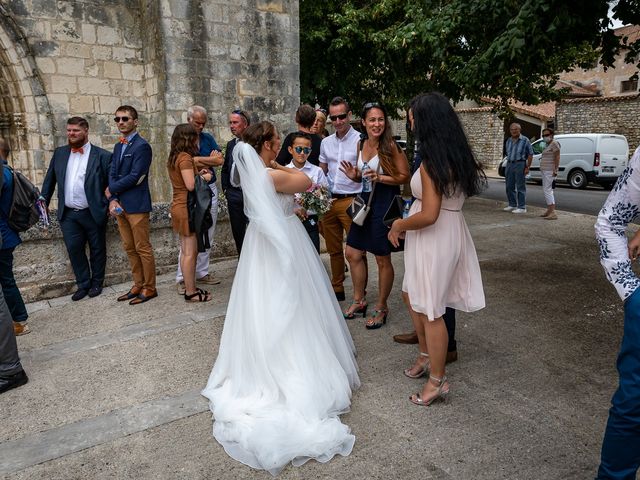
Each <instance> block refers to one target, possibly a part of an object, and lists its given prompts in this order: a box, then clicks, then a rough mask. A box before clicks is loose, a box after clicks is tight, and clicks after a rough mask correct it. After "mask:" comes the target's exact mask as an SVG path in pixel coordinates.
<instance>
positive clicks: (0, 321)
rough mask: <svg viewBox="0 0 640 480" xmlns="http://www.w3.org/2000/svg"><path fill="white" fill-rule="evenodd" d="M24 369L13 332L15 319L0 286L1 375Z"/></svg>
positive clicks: (13, 373)
mask: <svg viewBox="0 0 640 480" xmlns="http://www.w3.org/2000/svg"><path fill="white" fill-rule="evenodd" d="M21 370H22V365H21V364H20V358H19V357H18V344H17V343H16V336H15V334H14V333H13V319H12V318H11V312H9V307H8V306H7V302H6V301H5V300H4V295H3V293H2V287H0V376H10V375H15V374H16V373H19V372H20V371H21Z"/></svg>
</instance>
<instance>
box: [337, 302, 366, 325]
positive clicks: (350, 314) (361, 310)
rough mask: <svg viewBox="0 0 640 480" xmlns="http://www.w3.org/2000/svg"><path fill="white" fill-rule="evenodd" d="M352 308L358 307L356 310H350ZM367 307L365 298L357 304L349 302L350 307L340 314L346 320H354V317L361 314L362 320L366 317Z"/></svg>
mask: <svg viewBox="0 0 640 480" xmlns="http://www.w3.org/2000/svg"><path fill="white" fill-rule="evenodd" d="M353 307H358V308H356V309H355V310H351V309H352V308H353ZM367 307H368V304H367V299H366V298H363V299H362V300H360V301H359V302H356V301H355V300H354V301H353V302H351V305H349V308H347V310H346V311H344V312H342V315H343V316H344V318H345V319H347V320H351V319H353V318H356V315H359V314H362V318H364V317H365V316H366V315H367Z"/></svg>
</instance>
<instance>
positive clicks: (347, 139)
mask: <svg viewBox="0 0 640 480" xmlns="http://www.w3.org/2000/svg"><path fill="white" fill-rule="evenodd" d="M329 118H330V119H331V123H332V125H333V128H335V130H336V133H334V134H333V135H329V136H328V137H327V138H325V139H324V140H322V144H321V145H320V168H322V170H323V171H324V172H325V174H327V177H328V180H329V189H330V190H331V196H332V197H333V199H334V201H333V203H332V204H331V209H330V210H329V211H328V212H327V213H326V214H325V215H324V217H322V220H321V221H320V227H321V230H320V232H321V233H322V236H323V237H324V239H325V242H326V245H327V251H328V252H329V257H330V258H331V285H332V286H333V291H334V293H335V294H336V298H337V299H338V300H340V301H342V300H344V299H345V295H344V271H345V263H344V253H343V247H342V244H343V241H344V235H345V233H346V232H348V231H349V228H350V227H351V217H349V215H348V214H347V209H348V208H349V206H350V205H351V202H352V201H353V197H355V196H356V195H357V194H358V193H360V191H361V190H362V185H361V184H360V183H358V182H354V181H352V180H350V179H349V177H347V176H346V175H345V174H344V173H343V172H342V171H341V170H340V162H341V161H343V160H344V161H347V162H350V163H351V164H353V165H357V163H358V142H359V141H360V133H358V131H357V130H356V129H355V128H353V127H352V126H351V123H350V122H351V108H349V104H348V103H347V101H346V100H345V99H344V98H342V97H335V98H334V99H333V100H331V103H330V104H329Z"/></svg>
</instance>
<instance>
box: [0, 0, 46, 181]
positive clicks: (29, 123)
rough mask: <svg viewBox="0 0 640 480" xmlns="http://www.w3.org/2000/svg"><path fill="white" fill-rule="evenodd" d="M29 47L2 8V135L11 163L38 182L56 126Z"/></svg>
mask: <svg viewBox="0 0 640 480" xmlns="http://www.w3.org/2000/svg"><path fill="white" fill-rule="evenodd" d="M52 120H53V113H52V109H51V105H50V104H49V100H48V99H47V96H46V93H45V88H44V84H43V82H42V79H41V78H40V75H39V72H38V68H37V65H36V62H35V59H34V56H33V54H32V52H31V48H30V47H29V43H28V42H27V39H26V38H25V36H24V33H23V32H22V30H21V29H20V27H19V26H18V25H17V24H16V22H15V21H14V20H13V18H12V16H11V14H10V13H9V11H8V10H7V9H6V7H5V6H4V5H2V4H0V135H1V136H3V137H5V138H7V139H8V140H9V144H10V146H11V149H12V155H11V157H10V158H11V163H12V164H13V165H14V166H16V167H17V168H19V169H20V170H21V171H23V173H25V174H27V175H28V176H29V177H31V179H32V180H35V181H39V180H40V179H39V178H36V177H37V175H36V171H42V169H43V168H44V151H45V150H51V149H52V148H51V146H50V145H49V144H50V143H52V140H51V139H52V138H53V136H52V134H54V133H55V131H54V129H55V123H54V122H53V121H52Z"/></svg>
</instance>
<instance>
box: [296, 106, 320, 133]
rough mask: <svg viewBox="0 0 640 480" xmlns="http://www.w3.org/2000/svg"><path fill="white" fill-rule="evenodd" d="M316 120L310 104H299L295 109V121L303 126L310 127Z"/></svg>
mask: <svg viewBox="0 0 640 480" xmlns="http://www.w3.org/2000/svg"><path fill="white" fill-rule="evenodd" d="M315 121H316V111H315V110H314V109H313V107H312V106H311V105H307V104H304V105H300V106H299V107H298V110H296V123H297V124H298V125H300V126H301V127H303V128H311V127H313V124H314V123H315Z"/></svg>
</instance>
